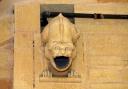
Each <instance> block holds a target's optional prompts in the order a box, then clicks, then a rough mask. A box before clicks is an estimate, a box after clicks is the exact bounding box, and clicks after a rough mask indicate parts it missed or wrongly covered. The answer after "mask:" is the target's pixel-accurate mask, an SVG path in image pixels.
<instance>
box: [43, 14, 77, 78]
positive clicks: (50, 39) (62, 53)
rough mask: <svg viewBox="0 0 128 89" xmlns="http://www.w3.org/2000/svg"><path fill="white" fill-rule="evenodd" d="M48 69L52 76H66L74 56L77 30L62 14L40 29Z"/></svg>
mask: <svg viewBox="0 0 128 89" xmlns="http://www.w3.org/2000/svg"><path fill="white" fill-rule="evenodd" d="M41 35H42V42H43V45H44V47H45V48H44V49H45V52H44V53H45V57H46V58H47V59H48V70H49V71H50V72H51V73H52V75H53V76H68V73H69V71H70V70H71V65H72V62H73V60H74V58H75V56H76V42H77V39H78V38H79V32H78V31H77V29H76V28H75V26H74V24H73V23H71V22H70V21H69V20H68V19H67V18H66V17H64V16H63V15H62V14H59V15H58V16H57V17H55V18H53V19H52V20H51V21H50V22H49V24H48V25H47V26H46V27H45V28H44V30H43V31H42V34H41Z"/></svg>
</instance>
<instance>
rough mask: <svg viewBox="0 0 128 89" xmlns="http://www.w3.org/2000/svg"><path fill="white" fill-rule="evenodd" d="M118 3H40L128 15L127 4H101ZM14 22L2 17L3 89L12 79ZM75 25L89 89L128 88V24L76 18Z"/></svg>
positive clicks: (86, 0) (0, 59) (0, 75)
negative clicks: (69, 5)
mask: <svg viewBox="0 0 128 89" xmlns="http://www.w3.org/2000/svg"><path fill="white" fill-rule="evenodd" d="M5 1H6V0H5ZM40 1H41V0H40ZM116 1H117V0H115V1H114V0H113V1H109V0H106V1H105V0H104V1H103V0H99V1H98V2H100V3H97V1H96V0H79V1H78V0H75V1H74V0H64V1H60V0H56V1H55V0H54V1H51V0H45V1H41V3H47V4H49V3H52V4H55V3H66V4H69V3H75V12H82V13H85V12H86V13H108V14H128V4H127V3H125V4H124V3H116V4H115V3H101V2H116ZM81 2H82V3H86V5H85V4H81ZM118 2H127V0H122V1H119V0H118ZM1 5H3V4H2V2H0V6H1ZM4 6H5V7H2V6H1V7H0V10H1V11H2V12H1V13H6V10H7V11H8V6H9V3H5V4H4ZM4 9H6V10H4ZM12 21H13V20H12V18H11V16H3V17H2V19H0V86H1V85H2V86H3V85H4V84H5V86H3V87H2V88H1V87H0V89H8V87H9V86H10V85H9V83H8V82H9V80H12V79H11V78H10V74H11V73H12V72H11V71H10V68H11V65H10V61H12V60H11V59H10V57H11V56H10V54H11V53H12V51H11V52H10V50H11V45H10V44H9V43H10V40H12V39H13V33H14V32H13V30H14V29H12V28H13V24H11V23H13V22H12ZM23 24H24V23H23ZM75 24H76V27H77V29H78V30H80V32H81V38H80V41H79V42H82V44H81V45H80V47H79V49H83V48H84V49H83V52H84V58H85V61H86V64H85V69H86V70H85V71H86V75H85V76H86V81H87V89H128V56H127V55H128V51H127V49H128V42H127V39H128V30H127V29H128V25H127V24H128V21H127V20H109V19H107V20H96V19H78V18H76V19H75ZM12 41H13V40H12ZM12 41H11V42H12ZM79 54H80V55H82V54H81V53H79ZM11 64H12V63H11ZM1 81H2V82H1Z"/></svg>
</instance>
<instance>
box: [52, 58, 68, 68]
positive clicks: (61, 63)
mask: <svg viewBox="0 0 128 89" xmlns="http://www.w3.org/2000/svg"><path fill="white" fill-rule="evenodd" d="M69 61H70V60H69V57H65V56H57V57H55V58H54V62H55V64H56V67H58V68H59V69H63V68H66V67H67V66H68V64H69Z"/></svg>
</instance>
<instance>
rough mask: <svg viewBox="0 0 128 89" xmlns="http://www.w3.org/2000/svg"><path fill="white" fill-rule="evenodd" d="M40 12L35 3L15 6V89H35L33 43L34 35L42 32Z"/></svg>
mask: <svg viewBox="0 0 128 89" xmlns="http://www.w3.org/2000/svg"><path fill="white" fill-rule="evenodd" d="M39 11H40V8H39V5H38V4H37V3H35V2H32V3H28V4H25V3H24V4H23V3H21V4H17V5H16V6H15V36H14V40H15V41H14V81H13V88H14V89H32V88H33V77H34V75H33V68H34V67H33V66H34V65H33V58H34V57H33V54H34V50H33V42H34V33H35V32H39V31H40V29H39V28H40V24H39V23H40V13H39ZM19 80H20V81H19Z"/></svg>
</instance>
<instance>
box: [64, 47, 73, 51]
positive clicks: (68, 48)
mask: <svg viewBox="0 0 128 89" xmlns="http://www.w3.org/2000/svg"><path fill="white" fill-rule="evenodd" d="M65 50H66V51H72V50H73V48H71V47H66V48H65Z"/></svg>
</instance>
